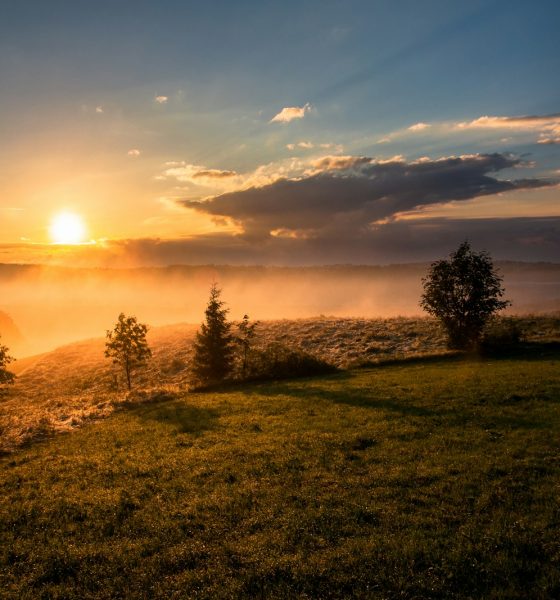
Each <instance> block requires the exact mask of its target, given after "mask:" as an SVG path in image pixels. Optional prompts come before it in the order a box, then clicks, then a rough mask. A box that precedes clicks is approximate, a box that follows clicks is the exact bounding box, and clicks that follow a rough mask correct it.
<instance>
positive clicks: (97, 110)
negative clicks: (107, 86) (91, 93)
mask: <svg viewBox="0 0 560 600" xmlns="http://www.w3.org/2000/svg"><path fill="white" fill-rule="evenodd" d="M95 112H96V113H97V114H98V115H100V114H102V113H103V107H102V106H96V107H95Z"/></svg>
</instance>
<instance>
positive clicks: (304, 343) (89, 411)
mask: <svg viewBox="0 0 560 600" xmlns="http://www.w3.org/2000/svg"><path fill="white" fill-rule="evenodd" d="M515 321H516V322H517V323H518V324H519V326H520V327H521V328H522V330H523V331H524V335H525V338H526V339H527V340H528V341H555V340H560V317H557V316H549V317H543V316H538V317H518V318H516V319H515ZM196 330H197V326H196V325H188V324H180V325H172V326H165V327H157V328H153V329H151V330H150V332H149V343H150V346H151V347H152V350H153V359H152V360H151V361H150V362H149V363H148V366H147V367H146V368H145V369H143V370H141V371H138V373H137V374H135V376H134V386H135V388H136V391H135V392H133V394H132V396H131V395H129V394H127V393H126V390H125V389H124V383H123V381H122V378H121V376H120V374H119V373H118V372H117V371H116V369H115V367H114V366H112V365H111V363H110V361H109V360H107V359H105V358H104V355H103V352H104V339H103V338H99V339H92V340H86V341H81V342H77V343H74V344H69V345H67V346H63V347H61V348H58V349H57V350H54V351H52V352H48V353H46V354H42V355H40V356H36V357H28V358H24V359H22V360H19V361H17V362H15V363H14V364H13V369H12V370H13V371H14V372H15V373H16V375H17V380H16V383H15V384H14V385H13V386H10V387H9V388H7V389H6V390H5V391H3V393H2V394H1V395H0V452H11V451H13V450H14V449H15V448H17V447H19V446H22V445H24V444H26V443H28V442H30V441H32V440H34V439H41V438H44V437H45V436H48V435H50V434H51V433H53V432H64V431H71V430H73V429H75V428H76V427H79V426H81V425H82V424H84V423H87V422H89V421H92V420H96V419H99V418H102V417H106V416H108V415H109V414H111V413H112V412H113V411H114V410H115V408H118V407H120V406H122V405H123V404H125V403H128V402H130V401H131V398H132V399H134V398H136V399H142V398H143V397H146V396H150V395H153V394H164V393H166V391H170V392H174V391H177V390H179V389H188V386H189V373H188V364H189V360H190V355H191V348H192V342H193V340H194V336H195V332H196ZM258 333H259V336H258V339H257V342H256V343H257V344H259V345H265V344H268V343H271V342H280V343H282V344H285V345H287V346H290V347H297V348H301V349H302V350H305V351H306V352H309V353H311V354H314V355H317V356H319V357H320V358H322V359H323V360H325V361H327V362H329V363H330V364H332V365H334V366H337V367H340V368H348V367H356V366H363V365H368V364H375V363H377V362H380V361H388V360H393V359H407V358H414V357H421V356H427V355H437V354H445V353H446V347H445V336H444V334H443V331H442V330H441V328H440V327H439V326H438V324H437V322H435V321H434V320H432V319H427V318H426V319H409V318H393V319H358V318H345V319H342V318H329V317H318V318H314V319H298V320H279V321H266V322H263V323H261V324H260V325H259V327H258Z"/></svg>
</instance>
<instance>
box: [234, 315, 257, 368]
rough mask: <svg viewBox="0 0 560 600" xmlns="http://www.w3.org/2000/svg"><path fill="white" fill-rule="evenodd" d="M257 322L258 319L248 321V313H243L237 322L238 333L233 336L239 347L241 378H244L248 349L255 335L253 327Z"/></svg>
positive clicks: (255, 326)
mask: <svg viewBox="0 0 560 600" xmlns="http://www.w3.org/2000/svg"><path fill="white" fill-rule="evenodd" d="M258 324H259V322H258V321H255V322H254V323H250V322H249V315H243V319H242V321H241V322H240V323H238V324H237V330H238V334H237V337H236V338H235V341H236V343H237V344H238V345H239V347H240V348H241V378H242V379H245V377H246V376H247V367H248V362H249V351H250V350H251V345H252V343H253V339H254V337H255V336H256V333H255V329H256V328H257V325H258Z"/></svg>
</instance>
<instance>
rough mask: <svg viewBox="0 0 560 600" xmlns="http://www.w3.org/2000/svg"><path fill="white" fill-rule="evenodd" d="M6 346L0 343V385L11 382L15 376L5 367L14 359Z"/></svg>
mask: <svg viewBox="0 0 560 600" xmlns="http://www.w3.org/2000/svg"><path fill="white" fill-rule="evenodd" d="M9 351H10V349H9V348H8V346H3V345H2V344H0V385H3V384H10V383H13V382H14V380H15V378H16V376H15V375H14V374H13V373H12V372H11V371H8V370H7V369H6V367H7V366H8V365H9V364H10V363H11V362H12V361H13V360H15V359H14V358H13V357H12V356H10V355H9V354H8V352H9Z"/></svg>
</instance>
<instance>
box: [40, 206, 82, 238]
mask: <svg viewBox="0 0 560 600" xmlns="http://www.w3.org/2000/svg"><path fill="white" fill-rule="evenodd" d="M49 233H50V236H51V240H52V241H53V242H54V243H55V244H80V243H81V242H83V241H84V237H85V235H86V227H85V225H84V222H83V220H82V218H81V217H79V216H78V215H76V214H74V213H69V212H64V213H60V214H58V215H56V216H55V217H54V218H53V220H52V221H51V226H50V228H49Z"/></svg>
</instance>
